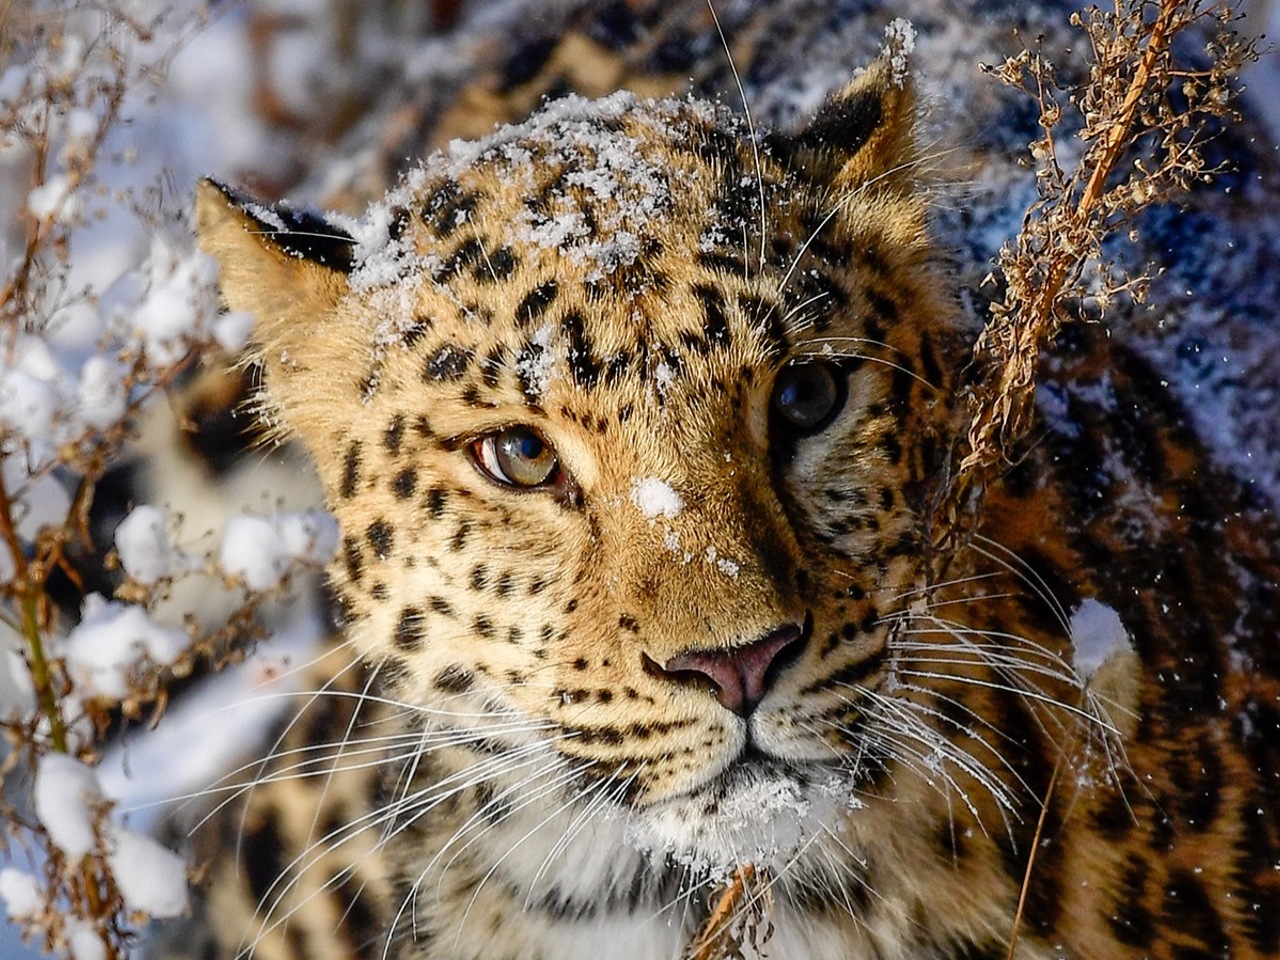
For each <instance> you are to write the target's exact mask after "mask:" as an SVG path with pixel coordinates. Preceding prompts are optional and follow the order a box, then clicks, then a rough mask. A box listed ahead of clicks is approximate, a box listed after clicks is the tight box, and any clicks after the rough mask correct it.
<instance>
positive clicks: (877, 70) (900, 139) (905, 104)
mask: <svg viewBox="0 0 1280 960" xmlns="http://www.w3.org/2000/svg"><path fill="white" fill-rule="evenodd" d="M914 37H915V34H914V32H913V31H912V29H911V26H910V25H909V24H907V23H906V22H905V21H897V20H895V21H894V22H893V23H892V24H890V25H889V27H888V29H886V31H885V45H884V48H883V50H882V52H881V54H880V57H879V58H878V59H876V60H875V61H874V62H873V63H872V64H871V65H870V66H869V67H867V68H866V69H865V70H864V71H862V73H861V74H859V75H858V76H857V77H855V78H854V79H853V80H852V81H851V82H850V83H849V84H848V85H847V86H846V87H844V89H842V90H840V91H839V92H837V93H835V94H832V95H831V96H830V97H828V98H827V101H826V102H825V103H824V104H823V105H822V107H821V108H820V109H819V110H818V112H817V113H816V114H815V115H814V116H813V118H812V119H811V120H810V121H809V123H808V124H807V125H806V126H805V127H804V128H803V129H801V130H800V131H799V132H798V133H797V134H795V135H794V136H793V137H792V138H791V144H792V151H793V157H794V159H795V160H796V161H797V162H798V163H799V164H800V165H801V166H802V167H805V168H808V169H810V170H811V171H812V172H814V173H816V174H818V175H819V176H821V177H823V178H824V179H828V180H830V181H831V182H832V183H833V185H835V186H837V187H839V188H842V189H843V190H852V189H854V188H856V187H860V186H864V185H872V184H876V185H883V186H884V187H885V188H890V189H898V190H909V189H910V187H911V185H912V183H913V182H914V179H915V178H914V168H915V161H916V145H915V126H916V95H915V85H914V83H913V82H912V77H911V73H910V70H909V64H908V60H909V56H910V53H911V48H912V47H913V46H914Z"/></svg>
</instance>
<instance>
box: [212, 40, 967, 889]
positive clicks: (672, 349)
mask: <svg viewBox="0 0 1280 960" xmlns="http://www.w3.org/2000/svg"><path fill="white" fill-rule="evenodd" d="M914 121H915V103H914V98H913V94H912V89H911V85H910V82H909V78H906V77H903V76H902V75H901V73H900V71H897V72H895V69H894V65H893V64H892V62H891V60H890V59H885V60H882V61H879V62H877V63H876V64H875V65H873V66H872V67H871V68H870V69H868V70H866V71H864V72H863V73H862V74H861V75H860V76H859V77H858V78H857V79H856V80H855V81H854V82H852V83H851V84H850V85H849V86H848V87H847V88H846V89H844V90H843V91H841V92H839V93H838V94H836V95H834V96H833V97H832V98H831V99H829V100H828V102H827V103H826V105H825V106H824V107H822V108H821V110H820V111H819V112H818V113H817V114H816V115H815V116H814V117H813V118H811V120H810V121H809V122H808V123H807V125H805V126H804V127H803V128H802V129H800V130H798V131H796V132H792V133H789V134H786V135H782V134H775V135H770V136H757V135H756V132H755V131H753V130H752V129H750V127H749V125H748V124H747V123H746V122H745V121H744V120H742V119H739V118H737V117H735V116H733V115H731V114H730V113H729V111H727V110H725V109H722V108H719V107H714V106H710V105H708V104H706V103H701V102H697V101H687V100H667V101H660V102H641V101H638V100H636V99H635V98H633V97H631V96H629V95H627V94H617V95H615V96H612V97H609V98H607V99H605V100H601V101H590V102H589V101H584V100H579V99H576V98H572V97H570V98H566V99H564V100H559V101H555V102H553V103H551V104H549V105H548V106H547V107H546V108H544V110H543V111H542V112H541V113H539V114H537V115H536V116H535V117H534V118H533V119H531V120H529V121H528V122H526V123H524V124H521V125H519V126H513V127H506V128H503V129H501V130H499V131H498V132H496V133H495V134H493V135H492V136H491V137H489V138H487V139H485V140H483V141H480V142H478V143H465V144H455V145H453V146H452V147H451V148H450V149H449V150H448V151H446V152H444V153H443V154H439V155H436V156H433V157H431V158H429V159H427V160H426V161H425V162H424V163H423V164H422V165H421V166H420V167H418V168H416V169H414V170H413V171H411V172H410V173H409V174H408V175H407V176H406V177H405V178H404V180H403V182H402V183H401V185H400V186H399V187H398V188H397V189H396V190H394V191H393V192H392V193H391V195H390V196H389V197H388V198H387V200H386V202H385V203H382V204H379V205H378V206H376V207H375V208H374V209H372V210H371V211H370V212H369V213H368V214H367V215H366V216H365V217H364V218H363V219H362V220H360V221H358V222H349V223H346V224H344V225H342V226H339V225H338V223H337V222H336V221H334V220H332V219H330V220H323V219H320V218H315V217H310V216H307V215H303V214H299V213H296V212H293V211H290V210H288V209H286V208H274V209H272V208H265V207H261V206H257V205H255V204H254V203H252V202H251V201H249V200H248V199H247V198H245V197H243V196H241V195H239V194H237V193H235V192H233V191H231V190H228V189H226V188H223V187H219V186H216V185H213V184H205V185H204V186H203V188H202V191H201V196H200V210H199V218H200V231H201V237H202V244H203V246H204V248H205V249H206V250H207V251H209V252H211V253H212V254H214V255H215V256H216V257H217V258H218V259H219V261H220V262H221V265H222V272H223V288H224V292H225V295H226V299H227V300H228V302H229V303H230V305H231V306H232V307H233V308H235V309H244V310H251V311H253V312H254V313H256V314H257V316H258V323H259V326H258V333H257V342H258V356H259V357H260V360H261V362H262V364H263V366H264V368H265V373H266V387H267V391H268V394H269V397H270V403H271V405H272V406H271V409H272V410H273V411H274V412H275V413H277V414H278V416H279V417H280V419H281V421H282V422H283V423H284V424H285V425H286V426H287V428H288V429H290V430H292V431H295V432H296V433H297V434H298V435H299V436H300V437H301V438H302V440H303V441H304V442H305V443H306V444H307V446H308V447H309V448H310V449H311V451H312V452H313V454H314V456H315V459H316V462H317V465H318V467H319V470H320V473H321V475H322V477H323V480H324V483H325V487H326V490H327V497H328V503H329V506H330V507H331V508H332V510H333V511H334V512H335V514H336V515H337V517H338V519H339V521H340V522H341V525H342V530H343V545H342V548H341V551H340V555H339V557H338V558H337V560H336V561H335V562H334V564H333V566H332V577H333V580H334V582H335V584H336V586H337V588H338V591H339V593H340V594H341V596H342V597H343V598H344V599H345V604H346V611H347V617H348V621H349V624H350V632H351V635H352V636H353V637H354V639H355V642H356V644H357V646H358V648H359V650H360V651H361V653H362V655H363V656H364V657H365V658H366V659H367V660H368V661H370V662H372V663H374V664H377V665H379V669H380V673H381V676H382V677H383V679H384V681H385V682H386V686H387V689H388V691H389V692H390V695H392V696H394V698H395V699H396V700H397V701H399V702H401V703H404V704H406V705H407V706H408V707H409V709H410V710H411V711H413V712H415V714H416V715H417V716H418V717H420V718H421V722H422V723H423V724H424V725H426V726H434V727H439V728H444V729H451V730H457V729H468V730H472V731H475V732H476V733H475V738H476V739H478V738H480V737H487V738H490V740H492V741H493V742H495V743H501V744H506V745H508V746H509V745H511V744H520V745H526V746H529V747H530V749H534V748H536V749H543V750H544V751H545V752H546V754H547V755H549V756H551V757H553V758H554V759H555V760H556V764H557V767H556V768H557V769H558V770H559V771H560V772H561V773H562V774H563V775H564V776H563V783H564V784H566V785H567V786H566V789H568V788H572V789H577V790H582V791H584V794H589V796H591V797H593V798H596V801H597V802H598V806H599V807H601V808H603V807H612V808H618V809H621V810H623V811H625V812H627V815H628V816H631V817H633V818H634V819H635V820H636V821H637V822H639V823H641V824H642V825H643V827H644V829H642V830H641V831H640V832H641V833H643V834H645V835H646V836H649V837H650V838H653V842H654V843H656V844H658V845H662V846H666V847H669V848H671V849H674V850H677V851H680V852H683V853H686V854H691V855H697V856H705V857H707V858H708V859H710V860H712V861H715V862H718V863H724V864H732V863H736V862H740V861H744V860H748V859H759V858H760V857H762V856H764V857H767V856H769V855H770V854H771V852H776V849H780V848H783V847H785V848H788V849H794V846H795V844H797V843H802V842H804V838H805V837H806V836H811V835H813V834H814V833H816V832H818V831H820V830H822V829H823V827H824V825H827V826H828V828H829V825H830V824H831V823H833V822H834V821H835V819H836V818H838V817H841V816H845V815H847V813H848V812H849V811H850V810H854V809H857V808H859V807H861V806H862V805H864V804H870V803H872V802H873V801H875V800H876V799H877V798H883V797H886V796H890V795H893V796H897V797H898V798H899V799H901V794H902V791H904V790H908V788H907V787H904V786H902V784H903V783H904V782H905V780H907V779H910V778H902V777H896V776H895V764H897V765H899V766H901V765H902V764H904V763H905V764H906V765H907V766H908V767H911V768H913V769H914V766H921V765H923V764H924V763H925V762H926V760H925V759H924V758H923V753H924V752H925V751H924V749H923V748H922V747H920V745H919V744H912V743H910V742H908V741H909V739H910V738H909V737H908V736H907V735H904V734H903V733H902V732H901V730H902V724H903V723H904V720H903V716H904V715H905V714H906V713H907V712H908V709H909V708H908V704H910V703H911V702H913V701H912V698H915V700H916V701H919V700H920V698H921V697H923V696H925V695H924V694H921V693H920V692H919V690H918V684H917V685H915V687H916V689H914V690H913V689H909V688H910V687H912V685H909V684H902V683H899V682H898V680H897V678H895V676H894V657H893V655H892V643H891V640H892V637H893V634H894V630H895V625H900V624H901V620H900V617H899V615H900V614H901V613H902V612H903V611H904V610H906V609H907V608H908V607H909V606H910V604H911V603H912V597H913V595H914V592H915V591H917V590H918V589H919V588H920V586H921V584H922V578H923V576H924V569H923V568H924V563H925V553H926V544H925V542H924V532H923V531H924V520H923V517H924V514H925V512H926V510H927V506H928V502H929V497H930V494H931V492H932V490H933V487H934V484H935V478H936V473H937V468H938V464H939V462H940V453H939V447H940V443H939V440H940V438H942V437H944V436H945V425H946V423H947V422H948V419H949V417H950V397H951V395H952V393H953V392H954V391H953V383H952V380H953V375H954V370H953V366H954V363H953V360H952V359H951V358H950V357H949V356H948V350H949V349H950V348H949V347H948V346H947V344H948V343H949V342H950V341H952V340H953V339H954V338H955V332H956V328H957V320H956V315H957V310H956V307H955V305H954V302H953V295H952V294H951V292H950V291H949V286H948V281H947V278H946V276H945V272H944V271H943V270H942V269H941V268H940V267H939V265H938V262H937V254H936V252H935V250H934V249H933V248H932V247H931V245H930V242H929V239H928V236H927V229H926V205H925V202H924V199H923V197H922V193H923V191H922V190H921V189H920V187H919V178H918V164H919V154H918V151H917V147H916V145H915V142H914V141H915V133H914ZM916 706H918V707H920V709H919V710H918V711H917V715H916V716H915V718H914V720H913V722H915V723H918V724H926V725H927V724H928V723H930V722H932V721H931V720H930V719H929V717H930V710H933V712H934V713H936V712H937V711H936V709H935V708H934V707H932V706H920V704H919V703H917V704H916ZM935 706H936V705H935ZM921 718H923V719H921ZM924 742H925V741H924V740H923V739H922V740H921V743H924ZM916 754H919V756H916ZM913 758H914V759H913ZM917 779H919V778H917ZM549 782H550V781H545V782H540V783H549ZM734 811H737V813H738V814H739V816H737V817H734V816H730V815H729V814H730V813H732V812H734ZM646 831H647V833H646Z"/></svg>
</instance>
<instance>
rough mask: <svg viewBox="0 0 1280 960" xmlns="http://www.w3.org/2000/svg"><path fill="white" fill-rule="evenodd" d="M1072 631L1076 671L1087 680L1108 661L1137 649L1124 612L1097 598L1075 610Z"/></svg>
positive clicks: (1086, 601)
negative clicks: (1130, 634)
mask: <svg viewBox="0 0 1280 960" xmlns="http://www.w3.org/2000/svg"><path fill="white" fill-rule="evenodd" d="M1070 632H1071V646H1072V649H1073V650H1074V654H1075V670H1076V674H1077V675H1078V676H1079V677H1080V679H1081V680H1083V681H1085V682H1086V683H1087V682H1088V681H1089V680H1090V679H1091V678H1092V677H1093V675H1094V674H1095V673H1097V672H1098V670H1099V669H1101V668H1102V667H1103V666H1104V665H1105V664H1106V663H1107V662H1108V661H1110V660H1112V659H1113V658H1115V657H1117V656H1119V655H1121V654H1125V653H1130V652H1132V650H1133V646H1132V645H1131V644H1130V642H1129V634H1128V632H1127V631H1126V630H1125V628H1124V624H1123V623H1122V622H1121V621H1120V615H1119V614H1118V613H1116V612H1115V610H1113V609H1111V608H1110V607H1108V606H1107V605H1106V604H1104V603H1101V602H1099V601H1097V600H1094V599H1093V598H1090V599H1088V600H1085V601H1084V602H1083V603H1082V604H1080V606H1079V607H1078V608H1077V609H1076V611H1075V612H1074V613H1072V614H1071V621H1070Z"/></svg>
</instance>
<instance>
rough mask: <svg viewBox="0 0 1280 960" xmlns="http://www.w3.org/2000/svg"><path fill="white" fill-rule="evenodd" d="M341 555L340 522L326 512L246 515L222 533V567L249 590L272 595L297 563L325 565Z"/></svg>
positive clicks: (219, 554) (231, 521) (226, 527)
mask: <svg viewBox="0 0 1280 960" xmlns="http://www.w3.org/2000/svg"><path fill="white" fill-rule="evenodd" d="M337 549H338V525H337V521H335V520H334V519H333V517H332V516H331V515H330V514H328V513H326V512H324V511H322V510H308V511H302V512H298V513H281V514H275V515H272V516H265V517H264V516H251V515H248V514H245V515H241V516H236V517H232V518H231V519H229V520H228V521H227V523H226V526H225V527H223V530H222V542H221V545H220V546H219V548H218V566H219V567H220V568H221V569H222V572H223V573H225V574H226V575H227V576H229V577H232V578H233V579H236V580H239V581H240V582H242V583H243V584H244V585H245V586H246V587H248V588H249V589H250V590H270V589H272V588H273V587H275V586H276V585H277V584H279V582H280V581H281V579H282V578H283V577H284V576H285V574H286V573H288V572H289V569H290V567H291V566H292V565H293V564H294V563H295V562H301V563H308V564H312V565H319V564H323V563H326V562H328V561H329V560H330V559H332V557H333V555H334V553H335V552H336V551H337Z"/></svg>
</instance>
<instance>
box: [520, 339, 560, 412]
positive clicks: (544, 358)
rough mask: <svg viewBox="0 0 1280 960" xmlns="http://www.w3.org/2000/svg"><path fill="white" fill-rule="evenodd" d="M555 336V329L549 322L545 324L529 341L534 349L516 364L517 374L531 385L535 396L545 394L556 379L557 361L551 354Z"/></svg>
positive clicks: (530, 387)
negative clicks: (552, 341)
mask: <svg viewBox="0 0 1280 960" xmlns="http://www.w3.org/2000/svg"><path fill="white" fill-rule="evenodd" d="M554 334H555V327H554V326H552V325H551V323H549V322H548V323H544V324H543V325H542V326H541V327H539V328H538V329H537V331H536V332H535V333H534V335H533V337H532V338H531V339H530V341H529V342H530V344H531V345H532V346H533V347H534V349H533V350H531V351H530V352H529V353H528V354H527V355H526V356H524V357H522V358H521V359H520V360H519V361H518V362H517V363H516V374H517V375H518V376H519V377H520V378H521V379H522V380H524V381H525V382H526V383H528V384H529V389H530V390H531V391H532V392H533V394H534V396H542V395H543V394H545V393H546V392H547V388H548V387H549V386H551V381H552V380H553V379H555V375H556V367H557V361H556V356H555V354H554V353H552V352H551V338H552V337H553V336H554Z"/></svg>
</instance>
